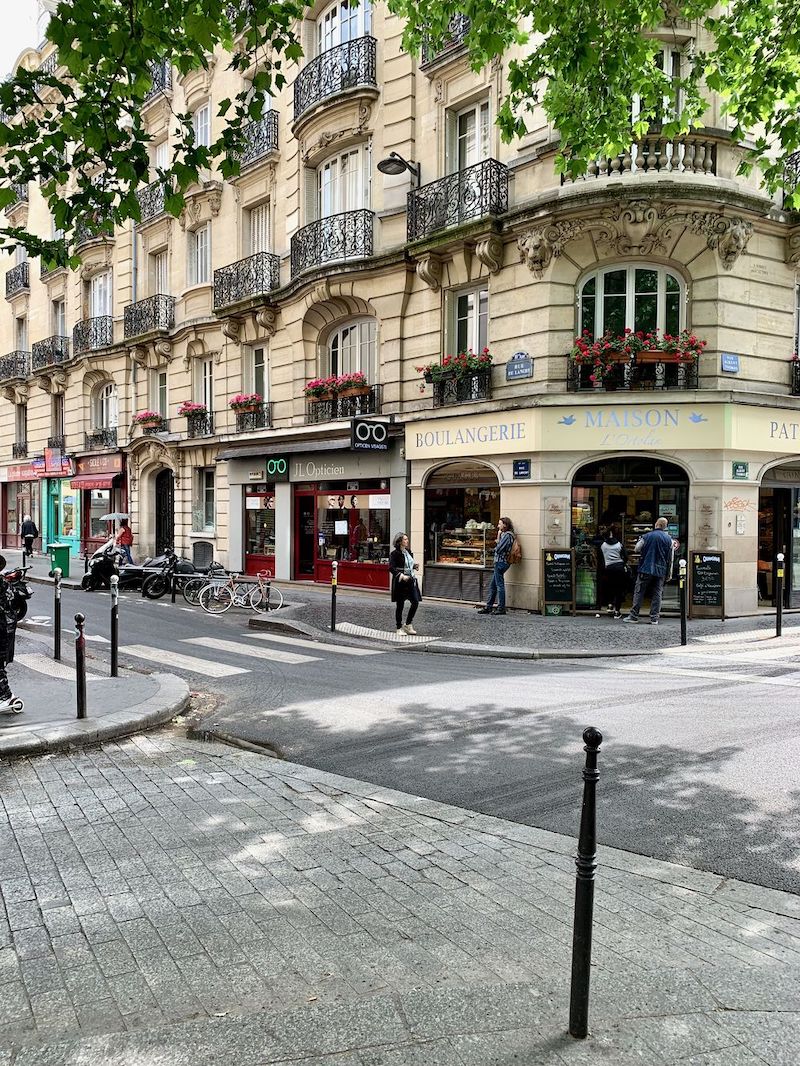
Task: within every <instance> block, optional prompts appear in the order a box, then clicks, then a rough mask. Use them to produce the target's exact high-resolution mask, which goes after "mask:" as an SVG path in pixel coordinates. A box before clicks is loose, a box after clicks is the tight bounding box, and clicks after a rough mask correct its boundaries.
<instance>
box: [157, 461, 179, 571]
mask: <svg viewBox="0 0 800 1066" xmlns="http://www.w3.org/2000/svg"><path fill="white" fill-rule="evenodd" d="M174 547H175V478H174V476H173V474H172V471H171V470H162V471H161V473H160V474H158V475H157V477H156V555H160V554H161V553H162V552H163V551H166V549H167V548H174Z"/></svg>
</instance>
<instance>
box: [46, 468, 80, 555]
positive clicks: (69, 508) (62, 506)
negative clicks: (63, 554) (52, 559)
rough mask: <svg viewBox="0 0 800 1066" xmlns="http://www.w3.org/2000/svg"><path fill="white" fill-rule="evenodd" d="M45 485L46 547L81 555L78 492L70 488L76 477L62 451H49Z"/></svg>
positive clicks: (73, 469)
mask: <svg viewBox="0 0 800 1066" xmlns="http://www.w3.org/2000/svg"><path fill="white" fill-rule="evenodd" d="M44 475H45V476H44V480H43V482H42V526H41V530H42V543H43V544H44V545H45V546H46V545H47V544H50V543H52V542H56V543H59V544H69V547H70V553H71V554H73V555H77V554H78V553H79V551H80V535H79V532H80V531H79V523H78V509H77V501H78V492H77V490H76V489H73V488H72V487H71V485H70V480H71V479H72V478H73V477H74V476H75V464H74V462H73V460H72V459H71V458H70V457H69V456H67V455H62V454H61V452H60V451H57V450H55V449H50V448H45V453H44Z"/></svg>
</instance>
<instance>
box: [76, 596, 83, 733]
mask: <svg viewBox="0 0 800 1066" xmlns="http://www.w3.org/2000/svg"><path fill="white" fill-rule="evenodd" d="M85 621H86V618H85V616H84V615H82V614H76V615H75V682H76V685H77V695H78V718H85V717H86V637H84V635H83V625H84V622H85Z"/></svg>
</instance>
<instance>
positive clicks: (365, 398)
mask: <svg viewBox="0 0 800 1066" xmlns="http://www.w3.org/2000/svg"><path fill="white" fill-rule="evenodd" d="M380 411H381V386H380V385H371V386H370V388H369V391H368V392H364V393H362V394H361V395H360V396H334V397H333V398H332V399H330V400H310V401H309V402H308V404H307V405H306V424H307V425H316V424H317V423H319V422H331V421H333V419H335V418H358V417H360V416H361V415H377V414H380Z"/></svg>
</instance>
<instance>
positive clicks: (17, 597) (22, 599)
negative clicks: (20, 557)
mask: <svg viewBox="0 0 800 1066" xmlns="http://www.w3.org/2000/svg"><path fill="white" fill-rule="evenodd" d="M30 569H31V568H30V567H29V566H14V567H12V568H11V569H10V570H4V571H3V573H2V578H3V580H4V581H6V582H7V583H8V587H9V592H10V593H11V610H12V611H13V613H14V614H15V616H16V620H17V621H18V622H20V621H21V620H22V619H23V618H24V617H25V615H26V614H27V613H28V600H29V599H30V598H31V596H32V595H33V589H32V588H31V586H30V585H29V584H28V582H27V581H26V580H25V575H26V574H27V573H28V571H29V570H30Z"/></svg>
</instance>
